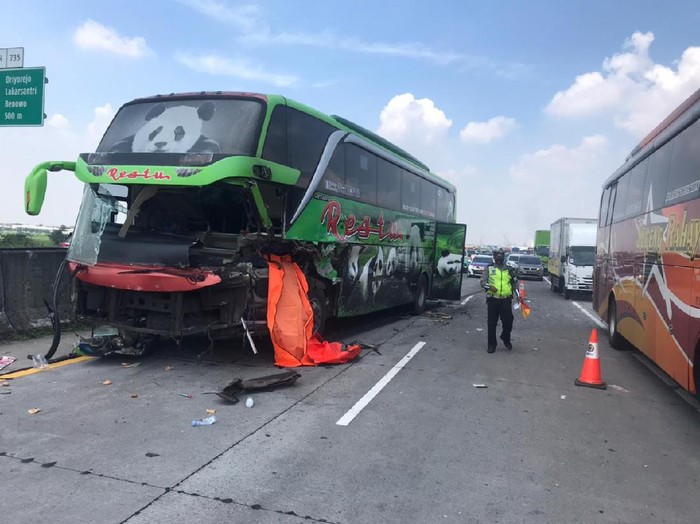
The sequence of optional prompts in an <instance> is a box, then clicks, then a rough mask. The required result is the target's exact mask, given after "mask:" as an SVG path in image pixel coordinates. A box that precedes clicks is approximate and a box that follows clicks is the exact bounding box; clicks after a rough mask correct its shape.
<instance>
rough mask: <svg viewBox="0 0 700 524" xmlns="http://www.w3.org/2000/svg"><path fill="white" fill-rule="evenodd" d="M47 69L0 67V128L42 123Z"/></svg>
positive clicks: (40, 124)
mask: <svg viewBox="0 0 700 524" xmlns="http://www.w3.org/2000/svg"><path fill="white" fill-rule="evenodd" d="M45 82H46V69H45V68H43V67H27V68H24V69H0V127H3V126H4V127H8V126H43V125H44V84H45Z"/></svg>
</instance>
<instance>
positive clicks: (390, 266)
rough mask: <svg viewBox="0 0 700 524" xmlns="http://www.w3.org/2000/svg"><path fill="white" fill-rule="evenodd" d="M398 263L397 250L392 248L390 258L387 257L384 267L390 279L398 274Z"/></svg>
mask: <svg viewBox="0 0 700 524" xmlns="http://www.w3.org/2000/svg"><path fill="white" fill-rule="evenodd" d="M398 263H399V259H398V256H397V254H396V248H395V247H392V248H391V249H390V250H389V256H387V257H386V265H385V266H384V271H385V274H386V276H388V277H390V276H392V275H393V274H394V273H395V272H396V266H397V265H398Z"/></svg>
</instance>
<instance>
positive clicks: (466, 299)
mask: <svg viewBox="0 0 700 524" xmlns="http://www.w3.org/2000/svg"><path fill="white" fill-rule="evenodd" d="M473 296H474V295H469V296H468V297H467V298H465V299H464V300H462V302H461V303H460V304H459V305H460V306H463V305H464V304H466V303H467V302H469V301H470V300H471V299H472V297H473Z"/></svg>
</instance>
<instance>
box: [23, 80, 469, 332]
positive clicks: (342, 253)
mask: <svg viewBox="0 0 700 524" xmlns="http://www.w3.org/2000/svg"><path fill="white" fill-rule="evenodd" d="M60 170H69V171H73V172H74V173H75V176H76V177H77V178H78V179H79V180H81V181H82V182H84V183H85V184H86V185H85V190H84V195H83V200H82V204H81V207H80V210H79V212H78V217H77V221H76V225H75V231H74V234H73V239H72V242H71V245H70V247H69V249H68V251H67V264H68V267H69V270H70V273H71V274H72V275H74V277H75V280H76V286H77V290H76V291H77V295H76V296H77V306H76V307H77V312H78V314H79V315H80V316H81V317H83V318H85V319H88V320H90V321H92V322H93V324H94V325H100V326H102V325H105V326H109V327H111V328H112V329H113V330H118V331H119V333H120V340H119V343H120V344H122V345H128V346H133V345H134V344H138V343H139V341H143V340H145V339H147V338H149V337H150V338H152V337H154V336H158V335H162V336H168V337H174V338H180V337H182V336H185V335H189V334H195V333H206V334H207V335H210V336H213V335H222V334H227V333H230V334H233V333H235V332H236V331H238V332H240V330H241V329H242V328H245V329H248V328H249V329H251V330H256V329H257V330H262V329H263V328H265V329H266V320H265V319H266V313H265V312H266V306H267V284H268V282H267V274H268V261H267V259H266V257H267V256H268V255H270V254H277V255H289V256H290V257H292V259H293V260H294V261H295V262H296V263H297V264H298V265H299V267H300V268H301V270H302V271H303V273H304V275H305V276H306V279H307V282H308V286H309V291H308V298H309V301H310V303H311V306H312V309H313V312H314V329H315V330H316V331H318V330H321V329H322V328H323V325H324V322H325V320H326V319H327V318H328V317H331V316H337V317H345V316H352V315H360V314H366V313H371V312H374V311H378V310H380V309H384V308H389V307H393V306H398V305H401V304H409V305H410V304H412V307H413V309H414V310H415V312H416V313H420V312H421V311H422V310H423V309H424V307H425V301H426V298H444V299H453V300H457V299H459V298H460V291H461V267H462V258H463V246H464V238H465V235H466V226H464V225H459V224H455V188H454V187H453V186H452V185H451V184H449V183H448V182H446V181H444V180H442V179H441V178H439V177H437V176H435V175H434V174H432V173H431V172H430V170H429V169H428V167H427V166H426V165H424V164H423V163H421V162H420V161H418V160H417V159H415V158H414V157H413V156H411V155H410V154H408V153H407V152H405V151H403V150H402V149H400V148H399V147H397V146H395V145H394V144H392V143H390V142H388V141H386V140H385V139H383V138H381V137H379V136H378V135H376V134H374V133H372V132H370V131H368V130H366V129H364V128H362V127H360V126H358V125H356V124H353V123H352V122H350V121H348V120H346V119H343V118H341V117H337V116H328V115H324V114H322V113H320V112H318V111H316V110H313V109H311V108H309V107H307V106H305V105H303V104H300V103H297V102H294V101H292V100H290V99H288V98H286V97H283V96H279V95H261V94H251V93H228V92H215V93H214V92H202V93H185V94H171V95H163V96H154V97H149V98H140V99H137V100H134V101H132V102H129V103H127V104H125V105H124V106H122V107H121V108H120V110H119V111H118V112H117V114H116V115H115V117H114V119H113V121H112V122H111V124H110V125H109V127H108V129H107V131H106V132H105V134H104V136H103V137H102V140H101V141H100V144H99V145H98V147H97V150H96V151H95V152H94V153H84V154H81V155H80V156H79V158H78V159H77V160H76V161H75V162H44V163H42V164H39V165H37V166H36V167H35V168H34V169H33V171H32V173H31V174H30V175H29V176H28V177H27V179H26V181H25V195H24V196H25V206H26V212H27V213H29V214H30V215H36V214H38V213H39V212H40V210H41V206H42V203H43V200H44V194H45V191H46V180H47V171H60Z"/></svg>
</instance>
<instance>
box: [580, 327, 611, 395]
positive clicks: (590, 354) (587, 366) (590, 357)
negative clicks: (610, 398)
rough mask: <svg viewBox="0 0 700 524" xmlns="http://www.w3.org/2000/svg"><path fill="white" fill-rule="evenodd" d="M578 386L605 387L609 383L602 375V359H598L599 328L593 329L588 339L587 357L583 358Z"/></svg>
mask: <svg viewBox="0 0 700 524" xmlns="http://www.w3.org/2000/svg"><path fill="white" fill-rule="evenodd" d="M575 384H576V385H577V386H585V387H588V388H598V389H605V388H606V387H607V385H606V384H605V382H603V378H602V377H601V375H600V360H598V330H597V329H595V328H593V329H592V330H591V338H590V339H588V350H587V351H586V358H584V359H583V368H582V369H581V378H578V379H576V382H575Z"/></svg>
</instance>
